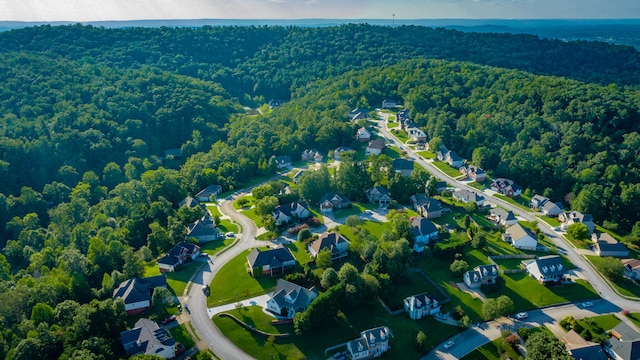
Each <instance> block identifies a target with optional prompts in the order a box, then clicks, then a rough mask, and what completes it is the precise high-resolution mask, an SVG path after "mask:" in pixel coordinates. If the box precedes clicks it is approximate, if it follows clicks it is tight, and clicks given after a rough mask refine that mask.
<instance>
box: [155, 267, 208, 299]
mask: <svg viewBox="0 0 640 360" xmlns="http://www.w3.org/2000/svg"><path fill="white" fill-rule="evenodd" d="M202 264H203V263H202V262H201V261H193V262H190V263H187V264H186V265H182V266H181V267H180V268H178V271H175V272H167V273H164V274H165V275H166V276H167V286H168V287H169V290H170V291H171V292H172V293H173V294H174V295H176V296H182V293H183V292H184V289H185V287H186V286H187V283H188V282H189V279H191V276H192V275H193V274H194V273H195V272H196V270H198V269H199V268H200V266H202ZM156 275H160V270H159V269H158V264H157V263H156V262H155V261H153V262H151V263H147V264H145V273H144V276H145V277H149V276H156Z"/></svg>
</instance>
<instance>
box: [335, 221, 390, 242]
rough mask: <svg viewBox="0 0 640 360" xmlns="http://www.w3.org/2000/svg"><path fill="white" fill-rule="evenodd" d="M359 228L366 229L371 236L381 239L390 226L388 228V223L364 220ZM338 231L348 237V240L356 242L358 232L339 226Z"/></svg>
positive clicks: (345, 226)
mask: <svg viewBox="0 0 640 360" xmlns="http://www.w3.org/2000/svg"><path fill="white" fill-rule="evenodd" d="M359 228H360V229H366V230H367V231H368V232H369V233H370V234H372V235H374V236H378V237H379V236H380V235H381V234H382V232H383V231H384V230H385V229H387V228H388V226H387V223H379V222H376V221H370V220H363V221H361V223H360V227H359ZM354 230H355V231H354ZM336 231H338V232H339V233H340V234H342V235H343V236H344V237H346V238H347V240H355V239H356V237H357V236H356V232H357V231H358V230H357V229H351V228H350V227H348V226H347V225H340V226H338V229H337V230H336Z"/></svg>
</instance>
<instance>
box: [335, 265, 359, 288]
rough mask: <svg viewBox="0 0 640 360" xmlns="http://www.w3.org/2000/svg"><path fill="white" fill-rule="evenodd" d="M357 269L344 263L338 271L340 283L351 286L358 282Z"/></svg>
mask: <svg viewBox="0 0 640 360" xmlns="http://www.w3.org/2000/svg"><path fill="white" fill-rule="evenodd" d="M358 276H359V274H358V269H356V267H355V266H353V265H352V264H350V263H344V264H343V265H342V266H341V267H340V271H338V277H339V278H340V281H341V282H343V283H346V284H353V283H355V282H356V280H358Z"/></svg>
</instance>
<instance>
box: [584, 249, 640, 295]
mask: <svg viewBox="0 0 640 360" xmlns="http://www.w3.org/2000/svg"><path fill="white" fill-rule="evenodd" d="M584 257H585V258H586V259H587V260H588V261H589V262H591V264H593V267H594V268H595V269H596V270H598V271H600V270H599V269H600V266H601V265H600V264H601V263H602V258H601V257H600V256H598V255H585V256H584ZM603 276H604V275H603ZM609 284H611V285H613V287H614V288H615V289H616V291H617V292H619V293H620V294H622V295H623V296H631V297H640V286H638V285H636V284H635V283H633V281H631V280H629V279H627V278H622V279H618V280H616V281H609Z"/></svg>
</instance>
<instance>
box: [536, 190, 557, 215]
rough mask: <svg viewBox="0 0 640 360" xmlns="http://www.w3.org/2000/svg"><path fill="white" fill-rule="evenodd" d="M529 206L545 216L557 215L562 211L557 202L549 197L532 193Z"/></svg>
mask: <svg viewBox="0 0 640 360" xmlns="http://www.w3.org/2000/svg"><path fill="white" fill-rule="evenodd" d="M529 206H530V207H531V208H532V209H536V210H538V211H540V212H542V213H544V214H545V215H547V216H557V215H559V214H560V213H562V208H561V207H560V206H558V204H556V203H554V202H552V201H550V200H549V198H547V197H545V196H542V195H538V194H536V195H533V197H532V198H531V201H530V202H529Z"/></svg>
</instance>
